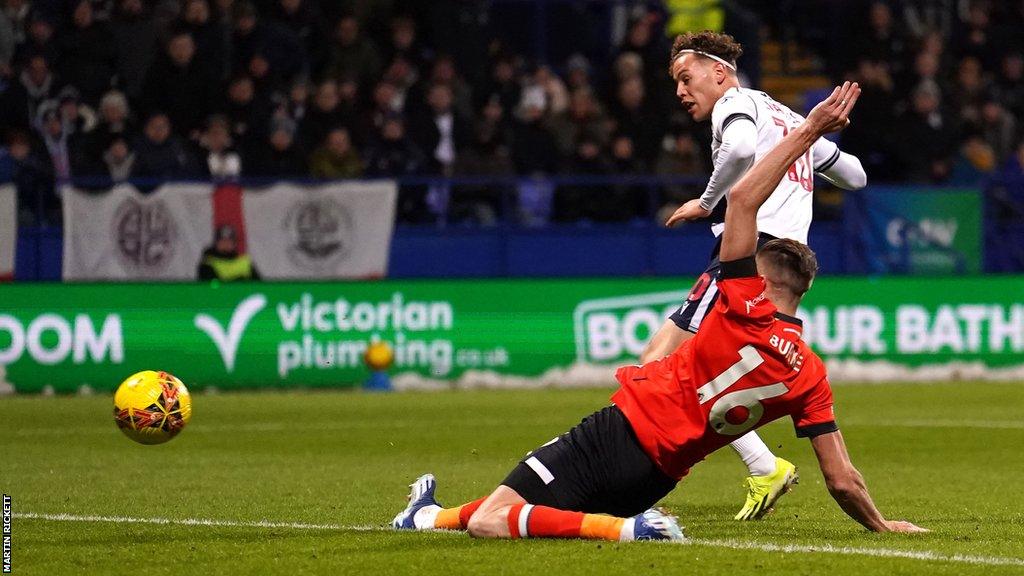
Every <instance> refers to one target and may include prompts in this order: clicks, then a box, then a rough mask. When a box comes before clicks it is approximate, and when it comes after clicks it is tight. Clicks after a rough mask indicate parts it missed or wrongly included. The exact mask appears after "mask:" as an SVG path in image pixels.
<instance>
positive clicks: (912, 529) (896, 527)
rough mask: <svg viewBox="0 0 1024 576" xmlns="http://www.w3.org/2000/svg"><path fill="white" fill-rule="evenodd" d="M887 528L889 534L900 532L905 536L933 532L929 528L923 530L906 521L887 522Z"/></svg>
mask: <svg viewBox="0 0 1024 576" xmlns="http://www.w3.org/2000/svg"><path fill="white" fill-rule="evenodd" d="M885 527H886V528H888V529H889V532H900V533H903V534H918V533H921V532H931V530H929V529H927V528H921V527H920V526H917V525H914V524H911V523H910V522H907V521H905V520H886V522H885Z"/></svg>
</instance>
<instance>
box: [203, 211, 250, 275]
mask: <svg viewBox="0 0 1024 576" xmlns="http://www.w3.org/2000/svg"><path fill="white" fill-rule="evenodd" d="M196 276H197V277H198V279H199V280H219V281H221V282H234V281H238V280H259V279H260V274H259V272H258V271H257V270H256V265H255V264H253V262H252V258H250V257H249V255H248V254H245V253H244V252H241V251H239V245H238V236H237V233H236V232H235V229H234V227H233V226H231V225H227V224H225V225H222V226H218V227H217V231H216V233H215V235H214V239H213V245H212V246H210V247H209V248H207V249H206V251H204V252H203V258H202V260H200V261H199V268H198V269H197V271H196Z"/></svg>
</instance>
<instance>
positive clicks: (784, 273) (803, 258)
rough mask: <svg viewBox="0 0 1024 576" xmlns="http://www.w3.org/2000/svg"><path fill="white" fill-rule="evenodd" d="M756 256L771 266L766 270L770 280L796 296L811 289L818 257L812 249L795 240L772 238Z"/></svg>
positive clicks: (816, 270)
mask: <svg viewBox="0 0 1024 576" xmlns="http://www.w3.org/2000/svg"><path fill="white" fill-rule="evenodd" d="M757 256H758V258H759V259H760V260H761V261H762V262H764V264H766V265H767V267H769V268H771V271H770V272H769V271H767V270H766V272H769V274H770V275H771V276H772V281H774V282H775V283H777V284H782V285H784V286H786V288H787V289H789V291H790V292H792V293H793V294H794V295H796V296H803V295H804V294H806V293H807V291H808V290H810V289H811V282H813V281H814V276H815V274H817V273H818V258H817V257H816V256H815V255H814V251H813V250H811V249H810V248H808V247H807V246H805V245H804V244H801V243H799V242H797V241H796V240H790V239H788V238H783V239H779V240H772V241H771V242H768V243H767V244H765V245H764V246H763V247H762V248H761V249H760V250H759V251H758V252H757Z"/></svg>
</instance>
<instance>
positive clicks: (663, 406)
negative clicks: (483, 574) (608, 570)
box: [392, 83, 922, 541]
mask: <svg viewBox="0 0 1024 576" xmlns="http://www.w3.org/2000/svg"><path fill="white" fill-rule="evenodd" d="M859 94H860V89H859V87H858V86H857V85H856V84H850V83H846V84H844V85H843V86H842V87H840V88H836V89H835V90H834V91H833V93H832V94H831V95H830V96H829V97H828V98H827V99H826V100H825V101H823V102H822V103H820V104H818V106H816V107H815V108H814V110H812V111H811V113H810V114H809V115H808V116H807V119H806V120H804V121H803V123H802V124H801V125H800V126H799V127H797V128H795V129H793V130H792V131H790V132H789V134H788V135H787V136H785V137H784V138H783V139H782V140H781V141H780V142H779V143H778V144H777V145H776V146H775V148H773V149H772V150H771V151H770V152H769V153H768V154H767V155H765V156H764V157H763V158H761V159H760V160H758V161H757V163H755V164H754V166H753V167H752V168H751V169H750V170H749V171H748V172H747V173H746V174H745V175H744V176H743V178H742V179H741V180H740V181H739V182H738V183H737V184H736V185H735V186H734V187H733V189H732V193H731V195H730V197H729V204H728V208H727V210H726V215H725V231H724V233H723V237H722V245H721V253H720V259H721V272H720V276H719V278H718V289H719V291H720V298H719V299H718V301H717V302H716V303H715V305H714V310H713V311H712V312H711V313H710V314H708V316H707V317H706V318H705V319H704V323H703V324H702V325H701V329H700V331H699V332H698V333H697V334H696V336H694V337H693V338H692V339H690V340H688V341H687V342H686V343H684V344H683V345H682V346H681V347H679V348H678V349H677V350H675V351H674V352H673V353H672V354H670V355H668V356H666V357H665V358H663V359H661V360H657V361H654V362H650V363H648V364H644V365H643V366H630V367H625V368H621V369H619V371H618V372H617V374H616V378H617V379H618V381H619V383H620V385H621V387H620V388H619V390H618V391H617V392H616V393H615V394H614V395H613V396H612V402H613V404H612V405H611V406H609V407H607V408H604V409H603V410H600V411H598V412H595V413H594V414H592V415H590V416H588V417H587V418H585V419H584V420H583V421H582V422H581V423H580V424H579V425H578V426H576V427H575V428H573V429H572V430H570V431H569V432H567V433H565V434H563V435H561V436H559V437H557V438H555V439H554V440H552V441H551V442H548V443H547V444H545V445H544V446H541V447H540V448H538V449H536V450H534V451H533V452H531V453H530V454H528V455H527V456H526V458H524V459H523V460H522V461H521V462H520V463H519V464H518V465H517V466H516V468H515V469H513V470H512V472H511V473H510V474H509V475H508V477H507V478H506V479H505V480H504V481H503V482H502V483H501V485H500V486H498V488H497V489H495V490H494V492H492V493H491V494H490V495H489V496H487V497H486V498H481V499H479V500H476V501H474V502H470V503H468V504H465V505H463V506H460V507H457V508H442V507H441V506H440V505H439V504H438V503H437V501H436V500H435V497H434V493H435V489H436V482H435V480H434V477H433V475H430V474H426V475H424V476H421V477H420V478H419V479H418V480H416V482H414V483H413V484H412V492H411V493H410V495H409V505H408V507H406V509H405V510H403V511H402V512H401V513H399V514H398V516H396V517H395V519H394V520H393V522H392V525H393V526H394V527H395V528H399V529H418V530H429V529H462V530H468V531H469V533H470V534H471V535H472V536H476V537H486V538H526V537H530V538H593V539H604V540H614V541H628V540H682V539H683V534H682V530H681V529H680V528H679V526H678V523H677V521H676V519H675V518H674V517H672V516H670V515H668V514H665V513H664V512H662V511H660V510H657V509H654V508H652V507H653V506H654V505H655V504H656V503H657V502H658V501H659V500H661V499H662V498H663V497H665V496H666V495H667V494H668V493H669V492H671V491H672V489H673V488H674V487H675V485H676V484H677V483H678V482H679V480H680V479H681V478H682V477H683V476H685V475H686V474H687V472H688V471H689V469H690V468H691V467H692V466H693V465H695V464H697V463H698V462H700V461H701V460H703V459H704V458H705V457H706V456H707V455H708V454H711V453H712V452H714V451H715V450H718V449H719V448H721V447H723V446H725V445H727V444H729V443H730V442H732V441H733V440H735V439H736V438H737V437H739V436H741V435H743V434H745V433H747V432H749V431H750V430H753V429H755V428H758V427H760V426H763V425H765V424H767V423H768V422H771V421H773V420H776V419H778V418H782V417H783V416H789V417H791V418H792V419H793V422H794V424H795V426H796V433H797V436H801V437H806V438H809V439H810V441H811V445H812V446H813V447H814V451H815V453H816V455H817V457H818V463H819V464H820V466H821V471H822V473H823V475H824V478H825V482H826V484H827V486H828V490H829V492H830V493H831V494H832V496H833V497H834V498H835V499H836V501H837V502H838V503H839V505H840V506H841V507H842V509H843V510H844V511H845V512H846V513H847V514H848V515H849V516H850V517H851V518H853V519H854V520H856V521H857V522H859V523H861V524H862V525H863V526H865V527H866V528H868V529H869V530H873V531H876V532H887V531H896V532H919V531H922V529H921V528H918V527H917V526H915V525H913V524H911V523H909V522H902V521H891V520H886V519H885V518H884V517H883V516H882V514H881V513H880V512H879V511H878V509H877V508H876V507H875V505H874V503H873V502H872V500H871V497H870V496H869V495H868V492H867V488H866V487H865V484H864V480H863V478H862V477H861V475H860V473H859V472H857V470H856V468H854V467H853V464H851V462H850V459H849V456H848V454H847V452H846V445H845V443H844V442H843V437H842V434H841V433H840V432H839V428H838V426H837V425H836V422H835V417H834V415H833V410H832V391H831V389H830V388H829V384H828V377H827V374H826V372H825V367H824V365H823V364H822V362H821V359H819V358H818V357H817V356H816V355H815V354H814V352H812V351H811V350H810V348H808V347H807V345H806V344H804V342H803V340H801V331H802V327H801V324H800V321H799V320H798V319H796V318H794V317H793V316H794V314H795V313H796V309H797V306H798V305H799V304H800V300H801V298H802V297H803V295H804V293H806V292H807V290H808V289H810V287H811V282H812V281H813V279H814V275H815V273H816V271H817V262H816V260H815V257H814V253H813V252H812V251H811V250H810V248H808V247H807V246H805V245H803V244H801V243H799V242H796V241H793V240H773V241H771V242H768V243H767V244H765V245H764V246H763V247H762V248H761V249H760V250H758V249H757V212H758V209H759V208H760V207H761V205H762V204H764V202H765V201H766V200H767V199H768V197H769V196H770V195H771V193H772V191H773V190H775V188H776V186H777V185H778V183H779V181H780V180H781V179H782V178H783V177H784V176H785V174H786V171H787V170H788V168H789V166H791V165H792V164H793V162H794V161H796V160H797V159H798V158H800V157H801V156H802V155H803V154H805V153H806V152H807V150H808V149H809V148H810V147H811V146H812V145H813V144H814V143H815V142H816V141H817V140H818V138H820V137H821V136H822V135H824V134H827V133H829V132H834V131H836V130H840V129H842V128H843V127H845V126H846V125H847V124H848V123H849V120H848V117H849V113H850V110H851V109H852V108H853V106H854V104H855V103H856V101H857V97H858V96H859Z"/></svg>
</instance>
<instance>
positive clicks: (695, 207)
mask: <svg viewBox="0 0 1024 576" xmlns="http://www.w3.org/2000/svg"><path fill="white" fill-rule="evenodd" d="M710 215H711V211H710V210H705V209H704V207H703V206H701V205H700V198H694V199H693V200H689V201H687V202H686V203H685V204H683V205H682V206H680V207H679V209H678V210H676V211H675V212H673V213H672V215H671V216H669V218H668V220H666V221H665V226H669V227H672V226H675V225H676V224H678V223H680V222H692V221H693V220H697V219H699V218H707V217H708V216H710Z"/></svg>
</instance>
